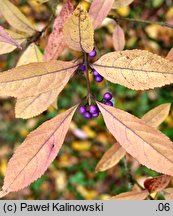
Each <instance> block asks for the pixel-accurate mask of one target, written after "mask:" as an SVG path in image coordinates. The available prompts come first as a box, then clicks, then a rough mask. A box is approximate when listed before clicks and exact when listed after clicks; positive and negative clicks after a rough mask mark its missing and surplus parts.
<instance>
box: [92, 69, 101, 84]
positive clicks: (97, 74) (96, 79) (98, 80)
mask: <svg viewBox="0 0 173 216" xmlns="http://www.w3.org/2000/svg"><path fill="white" fill-rule="evenodd" d="M93 75H94V79H95V81H96V82H102V81H103V77H102V76H101V75H100V74H99V73H98V72H97V71H96V70H95V69H94V70H93Z"/></svg>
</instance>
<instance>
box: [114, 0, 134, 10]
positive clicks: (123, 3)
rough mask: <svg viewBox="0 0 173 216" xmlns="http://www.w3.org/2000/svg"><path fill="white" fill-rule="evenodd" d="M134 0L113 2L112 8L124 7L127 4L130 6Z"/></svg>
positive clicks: (116, 0)
mask: <svg viewBox="0 0 173 216" xmlns="http://www.w3.org/2000/svg"><path fill="white" fill-rule="evenodd" d="M133 1H134V0H115V2H114V5H113V8H115V9H117V8H121V7H126V6H128V5H129V4H131V3H132V2H133Z"/></svg>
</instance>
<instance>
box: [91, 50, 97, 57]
mask: <svg viewBox="0 0 173 216" xmlns="http://www.w3.org/2000/svg"><path fill="white" fill-rule="evenodd" d="M96 55H97V52H96V50H93V51H91V52H90V53H89V56H90V57H95V56H96Z"/></svg>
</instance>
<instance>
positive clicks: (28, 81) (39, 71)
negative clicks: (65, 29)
mask: <svg viewBox="0 0 173 216" xmlns="http://www.w3.org/2000/svg"><path fill="white" fill-rule="evenodd" d="M77 66H78V65H76V64H74V63H73V62H64V61H56V60H54V61H50V62H39V63H30V64H28V65H23V66H19V67H17V68H13V69H11V70H8V71H7V72H3V73H1V74H0V95H1V96H4V95H5V96H13V97H17V99H18V102H17V106H16V115H17V117H20V118H29V117H33V116H35V115H38V114H40V113H41V112H43V111H45V110H46V109H47V107H48V106H49V105H50V104H51V103H53V101H54V100H55V98H56V97H57V96H58V95H59V93H60V92H61V91H62V89H63V88H64V87H65V85H66V84H67V82H68V81H69V79H70V77H71V76H72V75H73V74H74V71H75V70H76V68H77ZM19 99H20V101H19ZM45 100H47V101H45ZM34 105H37V109H36V108H34Z"/></svg>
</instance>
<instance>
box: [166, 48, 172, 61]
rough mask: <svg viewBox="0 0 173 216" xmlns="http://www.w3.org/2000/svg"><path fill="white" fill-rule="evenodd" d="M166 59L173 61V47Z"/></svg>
mask: <svg viewBox="0 0 173 216" xmlns="http://www.w3.org/2000/svg"><path fill="white" fill-rule="evenodd" d="M166 59H168V60H169V61H171V62H173V48H172V49H171V50H170V51H169V52H168V54H167V56H166Z"/></svg>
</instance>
